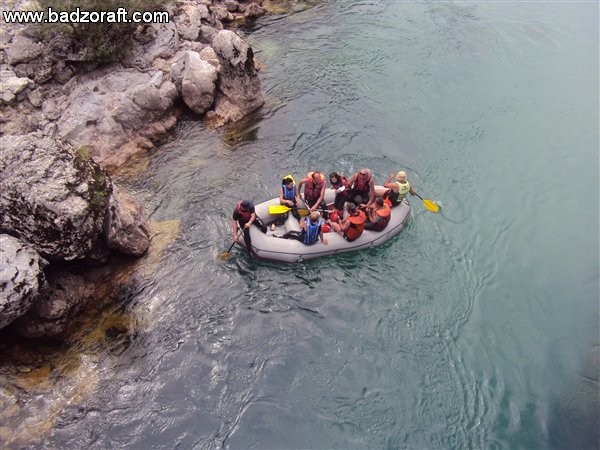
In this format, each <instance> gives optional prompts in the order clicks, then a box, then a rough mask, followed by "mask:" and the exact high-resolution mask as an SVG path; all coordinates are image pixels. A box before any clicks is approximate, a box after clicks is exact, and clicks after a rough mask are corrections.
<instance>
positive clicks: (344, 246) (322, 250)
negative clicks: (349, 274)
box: [238, 186, 410, 263]
mask: <svg viewBox="0 0 600 450" xmlns="http://www.w3.org/2000/svg"><path fill="white" fill-rule="evenodd" d="M377 187H379V186H377ZM334 198H335V191H334V190H333V189H329V188H328V189H326V191H325V202H326V203H327V204H330V203H333V200H334ZM273 205H279V198H274V199H272V200H267V201H266V202H262V203H259V204H257V205H255V210H256V214H257V215H258V216H259V217H260V218H262V219H263V220H264V222H265V223H266V224H270V223H272V222H274V221H277V220H278V219H281V215H274V214H269V206H273ZM303 206H305V205H303V204H301V205H300V207H301V208H302V207H303ZM409 213H410V205H409V204H408V201H407V200H406V199H404V200H403V201H402V203H401V204H399V205H398V206H396V207H395V208H392V209H391V218H390V222H389V223H388V226H387V227H386V228H385V229H384V230H383V231H369V230H365V231H363V233H362V234H361V235H360V237H359V238H358V239H356V240H355V241H352V242H348V241H347V240H345V239H344V238H343V237H342V236H341V235H340V234H338V233H336V232H335V231H333V229H332V230H331V231H330V232H329V233H324V237H325V238H326V239H327V241H328V244H327V245H325V244H323V243H322V242H321V241H320V240H319V241H317V242H316V243H314V244H312V245H305V244H303V243H302V242H300V241H297V240H296V239H280V238H278V237H276V236H281V235H282V234H284V233H286V232H287V231H291V230H295V231H300V225H299V224H298V221H297V220H296V219H295V218H294V217H293V216H292V214H291V213H290V214H289V215H288V217H287V219H286V220H285V223H284V225H283V226H279V227H277V228H276V229H275V230H274V231H271V229H270V228H269V231H267V233H266V234H265V233H263V232H262V231H260V229H259V228H258V227H256V226H251V227H250V237H251V238H252V250H253V251H254V253H255V255H256V256H257V257H258V258H261V259H265V260H271V261H283V262H288V263H295V262H302V261H306V260H309V259H313V258H319V257H321V256H328V255H335V254H338V253H345V252H352V251H354V250H361V249H365V248H372V247H375V246H377V245H380V244H383V243H384V242H386V241H388V240H389V239H390V238H392V237H393V236H395V235H397V234H398V233H400V231H401V230H402V228H403V227H404V223H405V222H406V219H407V218H408V215H409ZM238 244H239V245H241V246H244V247H245V244H244V241H243V239H241V238H240V240H239V241H238Z"/></svg>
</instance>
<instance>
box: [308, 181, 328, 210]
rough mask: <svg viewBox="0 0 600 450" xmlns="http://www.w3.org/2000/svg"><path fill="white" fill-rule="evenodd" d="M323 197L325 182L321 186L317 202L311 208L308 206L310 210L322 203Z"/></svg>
mask: <svg viewBox="0 0 600 450" xmlns="http://www.w3.org/2000/svg"><path fill="white" fill-rule="evenodd" d="M324 198H325V183H323V187H322V188H321V193H320V194H319V199H318V200H317V202H316V203H315V204H314V205H313V206H312V208H310V210H311V211H314V210H315V209H317V208H318V207H319V206H321V203H323V199H324Z"/></svg>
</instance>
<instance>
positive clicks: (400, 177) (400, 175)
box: [396, 170, 406, 181]
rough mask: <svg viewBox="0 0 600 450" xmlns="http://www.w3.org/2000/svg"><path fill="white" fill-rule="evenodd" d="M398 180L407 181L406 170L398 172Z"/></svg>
mask: <svg viewBox="0 0 600 450" xmlns="http://www.w3.org/2000/svg"><path fill="white" fill-rule="evenodd" d="M396 179H397V180H398V181H406V172H405V171H404V170H401V171H400V172H398V174H397V175H396Z"/></svg>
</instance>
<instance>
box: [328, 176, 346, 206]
mask: <svg viewBox="0 0 600 450" xmlns="http://www.w3.org/2000/svg"><path fill="white" fill-rule="evenodd" d="M329 184H331V188H332V189H335V199H334V200H333V206H334V207H335V209H336V213H337V214H338V215H341V212H342V211H343V210H344V203H346V202H347V201H348V198H349V193H350V185H349V184H348V180H347V179H346V177H345V176H343V175H341V174H339V173H337V172H331V173H330V174H329Z"/></svg>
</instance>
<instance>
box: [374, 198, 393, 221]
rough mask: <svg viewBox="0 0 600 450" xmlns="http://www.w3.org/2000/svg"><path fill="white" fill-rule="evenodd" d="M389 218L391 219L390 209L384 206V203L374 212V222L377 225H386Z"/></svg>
mask: <svg viewBox="0 0 600 450" xmlns="http://www.w3.org/2000/svg"><path fill="white" fill-rule="evenodd" d="M390 217H391V211H390V207H389V206H388V205H386V204H385V203H384V204H383V206H382V207H381V208H379V209H376V210H375V222H377V223H383V224H385V225H387V224H388V223H389V221H390Z"/></svg>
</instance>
